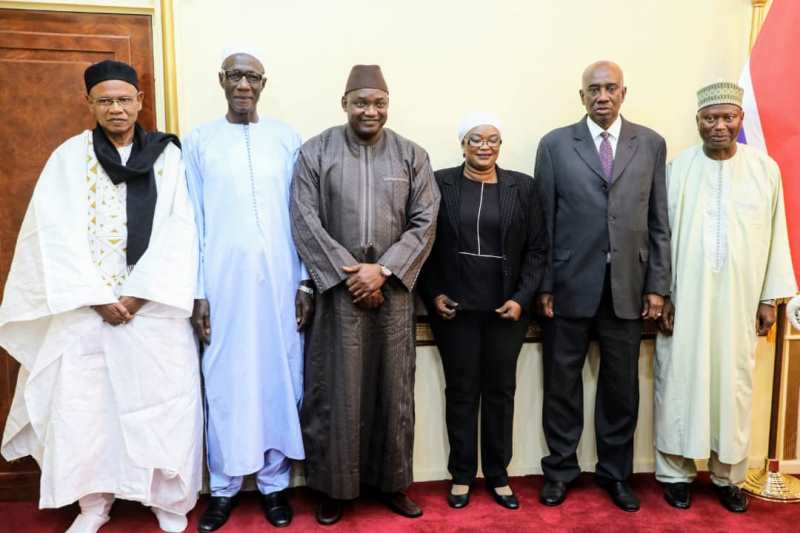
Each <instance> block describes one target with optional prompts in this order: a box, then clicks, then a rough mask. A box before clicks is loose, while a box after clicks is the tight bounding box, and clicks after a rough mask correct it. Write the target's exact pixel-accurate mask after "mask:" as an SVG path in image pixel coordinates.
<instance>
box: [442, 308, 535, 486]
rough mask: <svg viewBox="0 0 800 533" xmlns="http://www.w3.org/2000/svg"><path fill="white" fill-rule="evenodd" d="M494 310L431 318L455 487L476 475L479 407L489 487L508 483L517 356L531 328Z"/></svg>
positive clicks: (469, 482) (467, 483) (483, 463)
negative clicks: (441, 370) (441, 371)
mask: <svg viewBox="0 0 800 533" xmlns="http://www.w3.org/2000/svg"><path fill="white" fill-rule="evenodd" d="M528 322H529V320H528V317H527V315H526V314H523V315H522V317H521V318H520V320H519V321H517V322H512V321H509V320H502V319H500V318H497V315H495V314H494V313H491V312H480V311H458V312H457V313H456V316H455V318H453V319H452V320H442V319H441V318H439V317H432V318H431V327H432V329H433V335H434V337H435V338H436V343H437V345H438V346H439V353H440V354H441V357H442V366H443V367H444V377H445V381H446V388H445V418H446V421H447V436H448V438H449V440H450V459H449V461H448V465H447V466H448V469H449V470H450V475H451V476H452V477H453V483H457V484H460V485H469V484H471V483H472V481H473V480H474V479H475V476H476V474H477V472H478V450H477V447H478V407H479V406H480V412H481V465H482V466H483V475H484V477H485V478H486V483H487V485H488V486H490V487H502V486H503V485H507V484H508V473H507V472H506V468H507V467H508V463H509V462H510V461H511V452H512V444H511V441H512V436H513V423H514V393H515V391H516V387H517V358H518V357H519V351H520V349H521V348H522V343H523V342H524V340H525V332H526V331H527V329H528Z"/></svg>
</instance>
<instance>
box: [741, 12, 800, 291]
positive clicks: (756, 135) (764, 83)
mask: <svg viewBox="0 0 800 533" xmlns="http://www.w3.org/2000/svg"><path fill="white" fill-rule="evenodd" d="M798 54H800V1H798V0H774V1H773V2H772V7H771V8H770V10H769V12H768V13H767V18H766V20H765V21H764V25H763V26H762V28H761V32H760V33H759V34H758V39H757V40H756V43H755V46H754V47H753V51H752V52H751V54H750V60H749V61H748V62H747V65H745V67H744V72H742V77H741V80H740V85H741V86H742V87H743V88H744V104H743V106H744V128H743V129H742V133H741V134H740V137H739V140H740V142H745V143H747V144H750V145H752V146H755V147H757V148H761V149H762V150H765V151H766V152H767V153H768V154H769V155H770V156H771V157H772V158H773V159H774V160H775V161H777V162H778V165H779V166H780V168H781V174H782V176H783V199H784V202H785V204H786V222H787V225H788V228H789V246H790V247H791V249H792V262H793V264H794V272H795V276H796V277H797V278H798V285H800V56H799V55H798Z"/></svg>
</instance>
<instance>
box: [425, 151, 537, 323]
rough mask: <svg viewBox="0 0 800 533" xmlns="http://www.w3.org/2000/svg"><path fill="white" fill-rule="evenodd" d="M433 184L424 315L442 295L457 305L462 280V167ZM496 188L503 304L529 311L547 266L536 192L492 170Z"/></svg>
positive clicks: (516, 177)
mask: <svg viewBox="0 0 800 533" xmlns="http://www.w3.org/2000/svg"><path fill="white" fill-rule="evenodd" d="M434 176H435V177H436V183H437V184H438V185H439V190H440V191H441V194H442V199H441V204H440V205H439V215H438V216H439V218H438V221H437V224H436V240H435V241H434V243H433V250H432V251H431V255H430V257H429V258H428V261H427V263H425V267H424V268H423V270H422V279H421V281H420V293H421V295H422V299H423V301H424V302H425V305H426V306H427V307H428V309H429V312H434V311H433V309H434V308H433V299H434V298H436V296H438V295H440V294H446V295H447V296H449V297H450V298H451V299H452V300H455V301H456V302H458V301H460V299H461V287H462V283H461V279H462V276H466V275H469V273H468V272H461V269H460V268H459V266H458V265H459V264H460V263H461V262H460V261H459V259H458V236H459V228H460V226H461V221H460V212H461V209H460V207H461V199H460V191H461V187H460V180H463V179H466V178H464V165H461V166H458V167H453V168H446V169H442V170H437V171H436V172H434ZM497 184H498V186H499V187H500V218H501V224H502V228H501V239H502V243H501V244H502V254H503V298H504V300H508V299H512V300H514V301H515V302H517V303H518V304H519V305H520V306H522V308H523V310H526V311H528V312H530V311H531V307H532V304H533V299H534V296H535V295H536V292H537V291H538V290H539V284H540V283H541V281H542V277H543V276H544V271H545V267H546V264H547V229H546V226H545V219H544V213H543V211H542V206H541V201H540V199H539V192H538V189H537V188H536V187H534V186H533V178H531V177H530V176H528V175H527V174H522V173H521V172H514V171H512V170H503V169H502V168H500V167H497Z"/></svg>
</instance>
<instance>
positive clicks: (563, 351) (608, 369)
mask: <svg viewBox="0 0 800 533" xmlns="http://www.w3.org/2000/svg"><path fill="white" fill-rule="evenodd" d="M542 333H543V334H544V401H543V404H542V421H543V425H544V434H545V438H546V440H547V446H548V448H549V449H550V455H548V456H547V457H544V458H543V459H542V470H543V472H544V476H545V478H546V479H550V480H553V481H564V482H566V483H569V482H570V481H573V480H574V479H575V478H577V477H578V476H579V475H580V472H581V470H580V466H579V465H578V456H577V454H576V449H577V448H578V441H579V440H580V438H581V433H582V431H583V380H582V377H581V374H582V372H583V365H584V361H585V360H586V351H587V349H588V347H589V337H590V334H591V333H594V334H595V336H596V338H597V340H598V342H599V344H600V373H599V375H598V378H597V394H596V397H595V413H594V422H595V433H596V437H597V467H596V471H595V472H596V475H597V476H600V477H602V478H605V479H608V480H614V481H624V480H625V479H627V478H628V477H629V476H630V475H631V472H632V470H633V433H634V431H635V430H636V422H637V418H638V409H639V368H638V362H639V345H640V342H641V337H642V321H641V320H640V319H638V320H624V319H621V318H618V317H617V316H616V315H615V314H614V304H613V301H612V298H611V285H610V275H609V271H608V269H606V278H605V282H604V287H603V297H602V299H601V302H600V306H599V308H598V310H597V313H596V315H595V316H594V317H593V318H577V319H576V318H565V317H560V316H556V317H554V318H553V319H551V320H544V321H543V324H542Z"/></svg>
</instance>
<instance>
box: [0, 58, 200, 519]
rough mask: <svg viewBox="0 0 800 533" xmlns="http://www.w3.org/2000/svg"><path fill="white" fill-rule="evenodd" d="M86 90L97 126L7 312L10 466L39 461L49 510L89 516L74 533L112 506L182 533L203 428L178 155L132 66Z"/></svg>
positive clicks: (59, 159) (29, 241)
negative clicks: (134, 509)
mask: <svg viewBox="0 0 800 533" xmlns="http://www.w3.org/2000/svg"><path fill="white" fill-rule="evenodd" d="M85 79H86V88H87V92H88V96H87V101H88V104H89V109H90V111H91V112H92V114H93V115H94V118H95V119H96V121H97V123H98V125H97V127H96V128H95V130H94V131H89V130H87V131H84V132H83V133H80V134H78V135H76V136H74V137H72V138H71V139H69V140H67V141H66V142H65V143H64V144H62V145H61V146H59V147H58V148H57V149H56V150H55V152H53V154H52V155H51V156H50V159H49V160H48V161H47V164H46V165H45V168H44V170H43V171H42V174H41V176H40V177H39V180H38V181H37V183H36V188H35V190H34V193H33V197H32V199H31V202H30V204H29V206H28V210H27V212H26V214H25V218H24V220H23V223H22V228H21V230H20V233H19V238H18V240H17V245H16V250H15V253H14V259H13V262H12V265H11V271H10V274H9V277H8V281H7V282H6V286H5V293H4V298H3V304H2V307H0V345H2V346H3V347H4V348H5V349H6V350H7V351H8V353H9V354H11V356H12V357H14V358H15V359H16V360H17V361H19V363H20V371H19V377H18V378H17V387H16V392H15V394H14V400H13V403H12V406H11V411H10V413H9V416H8V420H7V422H6V426H5V431H4V434H3V443H2V454H3V456H4V457H5V458H6V459H7V460H14V459H18V458H21V457H24V456H26V455H31V456H33V457H34V459H36V461H37V462H38V464H39V467H40V468H41V471H42V476H41V489H40V501H39V506H40V507H41V508H51V507H62V506H65V505H69V504H71V503H73V502H75V501H76V500H77V501H78V502H79V504H80V508H81V513H80V515H78V517H77V518H76V519H75V521H74V522H73V524H72V526H71V527H70V528H69V532H70V533H93V532H95V531H97V530H98V529H99V528H100V527H102V525H103V524H105V523H106V522H107V521H108V520H109V510H110V508H111V504H112V503H113V501H114V498H123V499H127V500H134V501H138V502H141V503H142V504H144V505H146V506H149V507H151V509H152V510H153V512H154V513H155V515H156V517H157V519H158V522H159V526H160V527H161V529H162V530H164V531H183V530H184V529H185V528H186V525H187V521H186V517H185V515H186V513H187V512H189V511H190V510H191V509H192V508H193V507H194V505H195V502H196V500H197V494H198V491H199V489H200V485H201V482H202V427H203V420H202V402H201V396H200V374H199V367H198V366H199V365H198V360H197V355H196V353H197V352H196V343H195V341H194V338H193V336H192V330H191V326H190V324H189V320H188V318H189V316H190V313H191V310H192V300H193V294H194V287H195V281H196V272H197V238H196V231H195V226H194V220H193V212H192V206H191V202H190V200H189V195H188V189H187V186H186V179H185V176H184V168H183V163H182V160H181V151H180V149H179V148H178V146H176V145H175V144H173V143H174V142H176V141H177V139H176V138H175V137H174V136H170V135H165V134H160V133H157V132H153V133H148V132H145V131H144V130H143V129H142V128H141V126H139V125H138V124H137V123H136V118H137V116H138V113H139V111H140V110H141V106H142V98H143V93H142V92H141V91H139V89H138V80H137V76H136V72H135V71H134V70H133V68H132V67H130V66H129V65H126V64H124V63H119V62H116V61H104V62H101V63H98V64H96V65H93V66H90V67H89V68H88V69H87V71H86V74H85Z"/></svg>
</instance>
